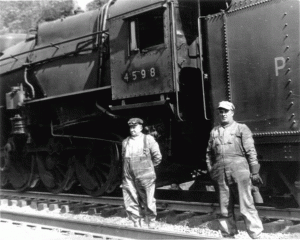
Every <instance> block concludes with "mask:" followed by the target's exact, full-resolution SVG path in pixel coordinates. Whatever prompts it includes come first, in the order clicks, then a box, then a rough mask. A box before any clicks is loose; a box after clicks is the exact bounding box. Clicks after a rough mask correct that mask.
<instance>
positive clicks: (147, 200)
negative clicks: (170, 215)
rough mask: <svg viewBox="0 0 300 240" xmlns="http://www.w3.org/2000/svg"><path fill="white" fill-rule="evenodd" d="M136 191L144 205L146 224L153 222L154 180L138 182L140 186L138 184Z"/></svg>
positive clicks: (154, 203)
mask: <svg viewBox="0 0 300 240" xmlns="http://www.w3.org/2000/svg"><path fill="white" fill-rule="evenodd" d="M137 189H138V194H139V196H140V197H141V200H142V202H143V205H144V210H145V220H146V222H147V223H149V222H151V221H154V220H155V218H156V215H157V212H156V200H155V198H154V192H155V179H153V178H151V179H143V180H142V181H140V184H138V188H137Z"/></svg>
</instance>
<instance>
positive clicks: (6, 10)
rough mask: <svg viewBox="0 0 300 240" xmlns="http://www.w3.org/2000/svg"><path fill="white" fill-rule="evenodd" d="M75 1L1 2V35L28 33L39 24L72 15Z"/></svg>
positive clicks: (33, 0) (36, 0)
mask: <svg viewBox="0 0 300 240" xmlns="http://www.w3.org/2000/svg"><path fill="white" fill-rule="evenodd" d="M73 11H74V1H73V0H48V1H45V0H31V1H30V0H29V1H9V0H8V1H1V2H0V16H1V17H0V34H5V33H27V32H28V30H29V29H30V28H36V26H37V24H38V23H39V22H43V21H52V20H55V19H58V18H61V17H66V16H69V15H72V14H73Z"/></svg>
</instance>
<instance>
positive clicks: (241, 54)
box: [0, 0, 300, 206]
mask: <svg viewBox="0 0 300 240" xmlns="http://www.w3.org/2000/svg"><path fill="white" fill-rule="evenodd" d="M299 4H300V3H299V1H294V0H244V1H237V0H216V1H211V0H143V1H139V0H110V1H108V3H107V4H105V5H104V6H103V7H101V8H100V9H98V10H95V11H89V12H85V13H80V14H78V15H73V16H69V17H66V18H62V19H58V20H55V21H52V22H43V23H40V24H39V25H38V27H37V28H36V29H35V30H34V32H31V35H28V37H27V39H26V40H25V41H22V42H21V43H19V44H17V45H14V46H12V47H10V48H7V49H5V50H4V51H3V52H2V56H1V58H0V76H1V81H0V82H1V99H0V100H1V168H0V170H1V188H5V187H8V186H10V187H13V188H14V189H15V190H17V191H25V190H27V189H30V188H34V187H35V186H36V185H37V183H38V182H42V184H43V185H44V186H45V187H46V189H47V190H48V191H50V192H53V193H61V192H63V191H69V190H70V189H72V187H73V186H74V185H76V186H78V185H79V186H80V187H81V188H82V189H84V190H85V192H86V193H87V194H89V195H92V196H100V195H103V194H106V193H110V192H112V191H114V189H115V188H116V187H117V186H119V184H120V180H121V165H122V160H121V158H120V146H121V142H122V140H123V139H124V138H125V137H126V136H127V135H128V133H129V132H128V126H127V121H128V119H129V118H130V117H140V118H143V119H144V121H145V127H144V129H145V131H147V133H149V134H152V135H153V136H155V138H156V139H157V141H158V143H159V145H160V148H161V151H162V154H163V161H162V164H161V165H160V168H159V169H158V173H157V175H158V179H157V185H158V186H163V185H166V184H170V183H172V182H176V183H178V184H180V183H184V182H187V181H190V180H192V179H195V175H193V174H192V173H195V172H196V180H197V181H198V183H200V184H199V186H209V184H211V183H210V179H209V177H208V174H207V172H206V166H205V150H206V146H207V141H208V137H209V132H210V130H211V128H212V127H213V126H214V125H215V124H218V117H217V112H216V111H215V109H216V105H217V103H218V102H219V101H221V100H229V101H232V102H233V103H234V104H235V106H236V112H235V119H236V120H237V121H238V122H241V123H245V124H247V125H248V126H249V128H250V129H251V130H252V132H253V136H254V140H255V144H256V148H257V152H258V156H259V161H260V163H261V165H262V167H261V175H262V178H263V180H264V185H263V186H262V188H261V190H262V192H264V193H265V194H266V195H267V196H278V197H287V198H289V199H293V201H295V203H297V204H298V206H299V205H300V186H299V183H300V158H299V156H300V151H299V149H300V148H299V142H300V138H299V136H300V130H299V120H300V118H299V116H300V106H299V104H300V101H299V96H300V93H299V91H300V86H299V66H300V64H299V58H300V51H299V9H300V8H299Z"/></svg>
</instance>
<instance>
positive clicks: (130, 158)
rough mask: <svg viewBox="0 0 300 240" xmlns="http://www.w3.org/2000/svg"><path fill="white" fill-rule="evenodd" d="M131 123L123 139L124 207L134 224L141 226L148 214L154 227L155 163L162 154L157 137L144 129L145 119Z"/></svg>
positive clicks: (150, 225) (134, 119)
mask: <svg viewBox="0 0 300 240" xmlns="http://www.w3.org/2000/svg"><path fill="white" fill-rule="evenodd" d="M128 125H129V127H130V136H129V137H127V138H126V139H125V140H124V141H123V142H122V157H123V182H122V188H123V197H124V204H125V209H126V212H127V214H128V217H129V219H131V220H132V221H133V223H134V226H135V227H139V226H141V220H142V218H143V217H145V222H146V224H147V225H148V227H149V228H154V227H155V223H154V221H155V218H156V215H157V213H156V201H155V198H154V191H155V179H156V174H155V170H154V167H156V166H157V165H158V164H160V162H161V159H162V155H161V153H160V149H159V146H158V143H157V142H156V141H155V139H154V138H153V137H152V136H151V135H145V134H143V133H142V130H143V126H142V125H143V120H142V119H140V118H131V119H130V120H129V121H128ZM142 208H144V211H142ZM143 212H144V213H143Z"/></svg>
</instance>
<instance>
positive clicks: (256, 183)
mask: <svg viewBox="0 0 300 240" xmlns="http://www.w3.org/2000/svg"><path fill="white" fill-rule="evenodd" d="M251 180H252V184H253V185H254V186H259V185H262V184H263V180H262V179H261V177H260V176H259V174H258V173H256V174H252V176H251Z"/></svg>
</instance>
